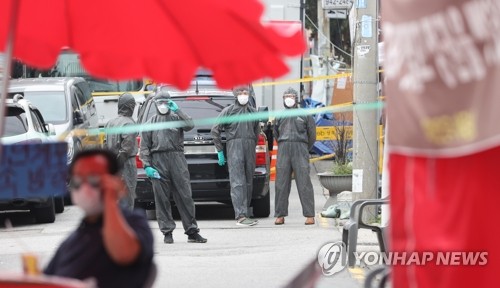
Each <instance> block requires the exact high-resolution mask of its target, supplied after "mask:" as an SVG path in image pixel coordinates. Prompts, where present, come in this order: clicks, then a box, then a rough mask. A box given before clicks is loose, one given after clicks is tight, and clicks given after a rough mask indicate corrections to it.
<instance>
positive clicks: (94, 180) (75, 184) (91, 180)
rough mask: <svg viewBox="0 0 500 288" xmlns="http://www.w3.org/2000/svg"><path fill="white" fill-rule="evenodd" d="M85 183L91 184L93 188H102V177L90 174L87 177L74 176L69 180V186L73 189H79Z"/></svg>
mask: <svg viewBox="0 0 500 288" xmlns="http://www.w3.org/2000/svg"><path fill="white" fill-rule="evenodd" d="M83 183H87V184H89V185H90V186H91V187H92V188H96V189H97V188H100V187H101V177H99V176H88V177H86V178H83V177H79V176H73V177H72V178H71V180H70V182H69V187H70V188H71V189H75V190H77V189H79V188H80V187H81V186H82V185H83Z"/></svg>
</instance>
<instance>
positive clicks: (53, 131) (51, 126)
mask: <svg viewBox="0 0 500 288" xmlns="http://www.w3.org/2000/svg"><path fill="white" fill-rule="evenodd" d="M45 129H47V131H48V132H49V136H54V135H56V128H55V127H54V124H52V123H48V124H45Z"/></svg>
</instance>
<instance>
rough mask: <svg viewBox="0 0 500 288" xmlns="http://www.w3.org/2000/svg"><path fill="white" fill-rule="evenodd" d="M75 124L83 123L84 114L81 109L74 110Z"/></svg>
mask: <svg viewBox="0 0 500 288" xmlns="http://www.w3.org/2000/svg"><path fill="white" fill-rule="evenodd" d="M73 124H74V125H80V124H83V115H82V112H81V111H80V110H76V111H74V112H73Z"/></svg>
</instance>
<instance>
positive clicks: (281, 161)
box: [274, 108, 316, 217]
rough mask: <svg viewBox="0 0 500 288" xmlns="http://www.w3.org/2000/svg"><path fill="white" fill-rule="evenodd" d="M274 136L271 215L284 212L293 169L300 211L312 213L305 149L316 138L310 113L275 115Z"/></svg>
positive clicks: (282, 214)
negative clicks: (274, 172)
mask: <svg viewBox="0 0 500 288" xmlns="http://www.w3.org/2000/svg"><path fill="white" fill-rule="evenodd" d="M292 109H296V108H292ZM274 137H275V139H276V140H277V141H278V147H279V148H278V159H277V163H276V198H275V209H274V211H275V215H274V216H275V217H285V216H288V198H289V196H290V189H291V184H292V172H293V173H295V182H296V184H297V190H298V192H299V197H300V203H301V204H302V214H303V215H304V216H305V217H314V190H313V186H312V183H311V178H310V177H309V171H310V167H309V150H311V148H312V147H313V145H314V142H315V141H316V125H315V123H314V119H313V118H312V116H298V117H290V118H278V119H277V120H276V123H275V126H274Z"/></svg>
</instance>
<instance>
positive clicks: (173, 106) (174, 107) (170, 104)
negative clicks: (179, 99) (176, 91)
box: [168, 100, 179, 112]
mask: <svg viewBox="0 0 500 288" xmlns="http://www.w3.org/2000/svg"><path fill="white" fill-rule="evenodd" d="M168 108H170V110H172V111H174V112H177V110H179V106H177V104H176V103H175V102H174V101H172V100H168Z"/></svg>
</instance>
